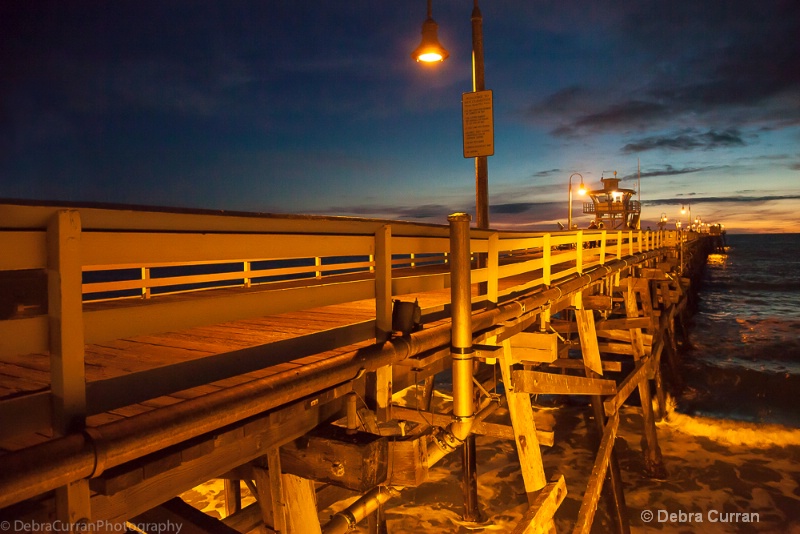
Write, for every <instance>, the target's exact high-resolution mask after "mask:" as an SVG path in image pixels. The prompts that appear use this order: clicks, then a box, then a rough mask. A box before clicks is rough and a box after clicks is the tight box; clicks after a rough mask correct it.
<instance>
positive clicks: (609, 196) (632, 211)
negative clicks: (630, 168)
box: [583, 171, 642, 230]
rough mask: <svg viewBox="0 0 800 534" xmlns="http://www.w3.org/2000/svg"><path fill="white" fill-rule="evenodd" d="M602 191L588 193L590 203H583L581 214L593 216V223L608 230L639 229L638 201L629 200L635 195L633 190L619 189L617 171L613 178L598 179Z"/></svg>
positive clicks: (639, 212) (639, 209) (639, 210)
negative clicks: (601, 184)
mask: <svg viewBox="0 0 800 534" xmlns="http://www.w3.org/2000/svg"><path fill="white" fill-rule="evenodd" d="M600 181H601V182H602V183H603V189H596V190H594V191H589V192H588V195H589V196H590V197H591V199H592V201H591V202H584V204H583V213H585V214H589V215H594V220H595V223H596V224H597V225H598V226H600V223H602V224H603V226H604V227H605V228H607V229H609V230H616V229H618V228H634V229H638V228H639V217H640V214H641V210H642V207H641V205H640V203H639V201H638V200H631V197H632V196H633V195H635V194H636V191H634V190H633V189H624V188H621V187H619V181H620V179H619V178H617V171H614V177H613V178H604V177H602V178H600Z"/></svg>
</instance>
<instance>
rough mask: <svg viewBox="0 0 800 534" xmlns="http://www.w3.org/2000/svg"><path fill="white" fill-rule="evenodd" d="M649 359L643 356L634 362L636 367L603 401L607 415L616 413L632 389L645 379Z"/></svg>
mask: <svg viewBox="0 0 800 534" xmlns="http://www.w3.org/2000/svg"><path fill="white" fill-rule="evenodd" d="M651 361H652V360H651V359H650V358H649V357H648V358H645V359H644V360H640V361H638V362H636V368H635V369H634V370H633V371H632V372H631V373H630V374H629V375H628V376H626V377H625V379H624V380H623V381H622V383H621V384H620V385H619V387H618V388H617V393H616V395H614V396H613V397H611V398H610V399H607V400H605V401H603V410H604V411H605V413H606V415H608V416H609V417H610V416H612V415H614V414H615V413H617V411H618V410H619V408H620V407H621V406H622V405H623V404H624V403H625V401H626V400H627V399H628V397H629V396H630V394H631V393H633V390H634V389H636V388H637V387H639V383H640V382H641V381H642V380H647V374H648V373H649V372H650V364H651Z"/></svg>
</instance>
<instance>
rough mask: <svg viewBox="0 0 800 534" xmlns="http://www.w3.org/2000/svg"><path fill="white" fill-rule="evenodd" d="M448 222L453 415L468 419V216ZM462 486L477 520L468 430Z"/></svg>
mask: <svg viewBox="0 0 800 534" xmlns="http://www.w3.org/2000/svg"><path fill="white" fill-rule="evenodd" d="M447 219H448V221H449V222H450V253H451V258H452V263H451V264H450V280H451V284H450V302H451V309H452V314H453V326H452V333H451V338H450V345H451V346H450V353H451V357H452V359H453V416H454V418H455V419H456V420H457V421H459V420H465V419H469V418H471V417H472V416H473V414H474V412H475V402H474V393H473V386H472V364H473V358H472V355H473V348H472V295H471V289H470V288H471V281H470V269H469V265H470V260H469V258H470V242H469V241H470V240H469V237H470V236H469V222H470V216H469V215H468V214H466V213H454V214H453V215H450V216H449V217H448V218H447ZM461 447H462V449H461V452H462V455H461V458H462V471H463V479H462V489H463V491H464V516H463V518H464V520H465V521H472V522H478V521H480V520H481V519H482V514H481V511H480V507H479V504H478V474H477V472H478V470H477V462H476V452H475V435H474V434H469V435H468V436H466V437H465V438H464V443H463V445H462V446H461Z"/></svg>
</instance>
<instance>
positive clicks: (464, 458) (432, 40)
mask: <svg viewBox="0 0 800 534" xmlns="http://www.w3.org/2000/svg"><path fill="white" fill-rule="evenodd" d="M431 2H432V0H428V17H427V18H426V19H425V22H423V23H422V41H421V42H420V44H419V46H418V47H417V48H416V49H415V50H414V52H412V53H411V57H412V58H413V59H415V60H416V61H418V62H424V63H436V62H440V61H444V60H445V59H447V58H448V56H449V55H450V54H449V53H448V52H447V50H445V48H444V47H443V46H442V45H441V44H440V43H439V39H438V37H437V32H438V25H437V24H436V22H434V20H433V17H432V15H431ZM471 18H472V91H473V92H478V91H484V90H485V89H486V82H485V78H484V70H483V15H482V14H481V11H480V9H479V8H478V0H474V4H473V8H472V17H471ZM475 225H476V226H477V227H478V228H480V229H488V228H489V165H488V160H487V157H486V156H477V157H475ZM476 259H477V267H478V268H481V267H485V266H486V263H487V261H486V255H485V254H483V253H481V254H478V255H477V258H476ZM478 291H479V293H480V294H485V293H486V291H487V286H486V284H485V283H482V284H481V285H480V287H479V289H478ZM461 451H462V455H461V462H462V469H463V473H462V476H463V479H464V483H463V486H462V487H463V489H464V520H466V521H471V522H475V523H477V522H479V521H482V520H483V514H482V513H481V510H480V507H479V505H478V475H477V472H478V469H477V450H476V447H475V434H470V435H469V436H467V437H466V439H465V440H464V444H463V445H462V447H461Z"/></svg>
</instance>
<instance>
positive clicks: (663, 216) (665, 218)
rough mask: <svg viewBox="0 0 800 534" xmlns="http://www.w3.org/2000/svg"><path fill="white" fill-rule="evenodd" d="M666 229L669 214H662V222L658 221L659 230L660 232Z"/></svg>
mask: <svg viewBox="0 0 800 534" xmlns="http://www.w3.org/2000/svg"><path fill="white" fill-rule="evenodd" d="M666 227H667V214H666V213H662V214H661V220H660V221H658V229H659V230H663V229H664V228H666Z"/></svg>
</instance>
